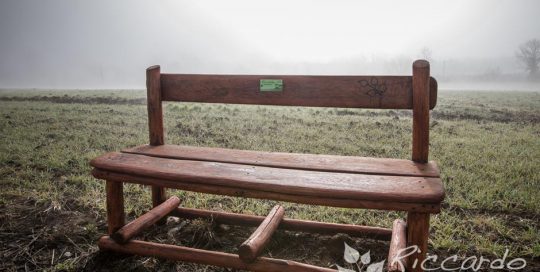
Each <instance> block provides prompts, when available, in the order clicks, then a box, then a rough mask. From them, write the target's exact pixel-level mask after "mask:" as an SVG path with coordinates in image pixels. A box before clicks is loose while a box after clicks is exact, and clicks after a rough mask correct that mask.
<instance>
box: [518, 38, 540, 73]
mask: <svg viewBox="0 0 540 272" xmlns="http://www.w3.org/2000/svg"><path fill="white" fill-rule="evenodd" d="M516 58H517V59H518V61H519V62H520V63H521V64H522V65H523V68H524V69H525V71H527V72H529V77H530V78H532V79H538V78H539V77H540V74H539V73H538V72H539V65H540V40H538V39H532V40H528V41H526V42H525V43H523V44H522V45H520V46H519V49H518V51H517V52H516Z"/></svg>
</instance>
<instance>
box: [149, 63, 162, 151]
mask: <svg viewBox="0 0 540 272" xmlns="http://www.w3.org/2000/svg"><path fill="white" fill-rule="evenodd" d="M160 75H161V74H160V67H159V65H156V66H151V67H148V69H146V91H147V103H148V128H149V132H150V144H151V145H162V144H164V143H165V140H164V133H163V109H162V106H161V80H160Z"/></svg>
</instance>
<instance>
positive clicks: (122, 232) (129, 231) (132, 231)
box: [111, 196, 180, 244]
mask: <svg viewBox="0 0 540 272" xmlns="http://www.w3.org/2000/svg"><path fill="white" fill-rule="evenodd" d="M178 205H180V199H179V198H178V197H176V196H173V197H171V198H169V199H167V200H166V201H165V202H163V203H161V204H160V205H159V206H157V207H154V208H153V209H152V210H150V211H148V212H147V213H145V214H143V215H141V216H140V217H138V218H137V219H135V220H133V221H131V222H129V223H128V224H127V225H125V226H123V227H122V228H121V229H119V230H118V231H117V232H115V233H113V234H112V235H111V238H112V239H114V240H115V241H116V242H118V243H120V244H123V243H126V242H127V241H129V240H130V239H131V238H133V237H135V236H136V235H138V234H140V233H141V232H142V231H144V230H145V229H148V228H149V227H150V226H152V225H153V224H154V223H156V222H158V221H159V220H160V219H162V218H164V217H165V216H166V215H167V214H169V213H170V212H171V211H172V210H174V209H176V208H177V207H178Z"/></svg>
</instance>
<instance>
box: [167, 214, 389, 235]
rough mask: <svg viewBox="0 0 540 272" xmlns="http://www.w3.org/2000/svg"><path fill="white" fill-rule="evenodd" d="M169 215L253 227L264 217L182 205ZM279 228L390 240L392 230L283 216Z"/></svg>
mask: <svg viewBox="0 0 540 272" xmlns="http://www.w3.org/2000/svg"><path fill="white" fill-rule="evenodd" d="M171 215H172V216H177V217H181V218H185V219H197V218H203V219H209V220H212V221H213V222H216V223H218V224H230V225H244V226H254V227H256V226H259V225H260V224H261V223H262V221H263V220H264V219H265V217H264V216H257V215H249V214H237V213H228V212H220V211H210V210H201V209H191V208H184V207H179V208H176V209H175V210H173V211H172V212H171ZM279 229H284V230H291V231H301V232H311V233H320V234H330V235H333V234H337V233H344V234H348V235H350V236H354V237H364V238H372V239H380V240H390V237H391V235H392V230H391V229H387V228H379V227H370V226H358V225H350V224H336V223H325V222H317V221H309V220H298V219H290V218H283V220H282V221H281V224H279Z"/></svg>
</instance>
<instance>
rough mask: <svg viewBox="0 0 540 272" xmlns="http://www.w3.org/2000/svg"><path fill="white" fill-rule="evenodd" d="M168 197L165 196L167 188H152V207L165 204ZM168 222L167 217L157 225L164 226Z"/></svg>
mask: <svg viewBox="0 0 540 272" xmlns="http://www.w3.org/2000/svg"><path fill="white" fill-rule="evenodd" d="M166 198H167V196H166V195H165V188H164V187H160V186H152V206H153V207H157V206H159V205H160V204H161V203H163V202H165V200H167V199H166ZM166 222H167V216H165V217H163V218H162V219H160V220H159V221H157V222H156V224H157V225H163V224H165V223H166Z"/></svg>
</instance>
